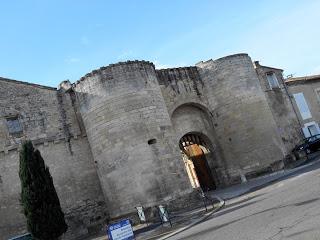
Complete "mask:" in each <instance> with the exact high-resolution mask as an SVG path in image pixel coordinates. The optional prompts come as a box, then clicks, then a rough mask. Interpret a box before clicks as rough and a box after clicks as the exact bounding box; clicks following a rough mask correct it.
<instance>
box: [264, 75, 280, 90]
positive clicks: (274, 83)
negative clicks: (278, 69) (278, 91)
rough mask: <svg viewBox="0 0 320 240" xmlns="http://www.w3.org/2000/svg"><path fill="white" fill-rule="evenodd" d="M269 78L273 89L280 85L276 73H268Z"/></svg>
mask: <svg viewBox="0 0 320 240" xmlns="http://www.w3.org/2000/svg"><path fill="white" fill-rule="evenodd" d="M267 79H268V82H269V86H270V88H271V89H272V88H279V87H280V86H279V82H278V79H277V77H276V75H275V74H274V73H273V72H269V73H267Z"/></svg>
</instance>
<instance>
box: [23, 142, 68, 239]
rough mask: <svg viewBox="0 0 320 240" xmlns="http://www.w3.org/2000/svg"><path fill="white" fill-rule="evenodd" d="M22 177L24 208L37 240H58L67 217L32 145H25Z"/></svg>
mask: <svg viewBox="0 0 320 240" xmlns="http://www.w3.org/2000/svg"><path fill="white" fill-rule="evenodd" d="M19 177H20V181H21V204H22V207H23V213H24V215H25V216H26V219H27V228H28V231H29V232H30V233H31V235H32V237H33V238H34V239H39V240H55V239H59V237H60V236H61V235H62V234H63V233H65V232H66V231H67V228H68V226H67V224H66V223H65V219H64V213H63V212H62V209H61V206H60V202H59V198H58V195H57V193H56V190H55V188H54V185H53V181H52V177H51V175H50V172H49V168H48V167H47V166H46V165H45V163H44V161H43V159H42V157H41V154H40V152H39V151H38V150H35V149H34V148H33V145H32V142H31V141H26V142H24V143H23V145H22V150H21V152H20V169H19Z"/></svg>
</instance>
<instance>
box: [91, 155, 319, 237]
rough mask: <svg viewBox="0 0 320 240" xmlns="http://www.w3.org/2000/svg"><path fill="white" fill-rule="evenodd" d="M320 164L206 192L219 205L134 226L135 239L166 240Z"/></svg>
mask: <svg viewBox="0 0 320 240" xmlns="http://www.w3.org/2000/svg"><path fill="white" fill-rule="evenodd" d="M319 163H320V156H317V157H315V158H313V159H312V161H310V160H309V161H308V162H306V161H304V162H301V163H300V166H299V165H298V166H297V167H295V168H292V169H285V170H281V171H278V172H275V173H272V174H269V175H265V176H262V177H258V178H255V179H251V180H249V181H247V182H245V183H242V184H238V185H234V186H231V187H228V188H225V189H221V190H215V191H212V192H208V193H207V194H206V195H207V196H208V197H210V198H212V199H214V198H216V199H219V201H220V202H219V203H218V204H216V205H215V206H214V208H212V206H211V207H210V206H209V209H208V212H206V211H205V208H204V207H202V208H197V209H194V210H191V211H183V212H175V213H172V214H171V220H172V227H170V224H169V223H166V224H165V225H163V226H162V225H161V224H160V223H155V224H151V225H149V226H147V225H138V226H134V232H135V237H136V238H135V239H136V240H140V239H144V240H154V239H158V240H164V239H167V238H169V237H171V236H173V235H175V234H177V233H179V232H182V231H184V230H186V229H188V228H190V227H192V226H194V225H196V224H198V223H200V222H202V221H205V220H206V219H207V218H209V217H210V216H211V215H213V214H214V213H215V212H217V211H219V210H220V209H221V208H222V207H223V206H224V204H225V201H224V200H228V199H232V198H236V197H239V196H241V195H243V194H246V193H249V192H253V191H256V190H258V189H261V188H263V187H266V186H268V185H270V184H272V183H273V182H277V181H280V180H283V179H285V178H288V177H290V176H294V175H295V174H300V173H301V171H308V170H310V168H312V167H311V166H313V165H315V164H319ZM106 239H107V238H106V237H105V236H103V237H99V238H91V239H90V240H106Z"/></svg>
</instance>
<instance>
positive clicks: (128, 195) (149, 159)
mask: <svg viewBox="0 0 320 240" xmlns="http://www.w3.org/2000/svg"><path fill="white" fill-rule="evenodd" d="M75 91H76V93H77V95H78V99H79V104H80V112H81V115H82V117H83V121H84V125H85V128H86V131H87V135H88V139H89V143H90V146H91V149H92V153H93V157H94V160H95V163H96V165H97V169H98V175H99V178H100V180H101V185H102V189H103V192H104V195H105V198H106V200H107V205H108V208H109V211H110V215H111V216H112V217H116V216H118V215H121V214H125V213H128V212H132V211H133V208H134V207H135V206H136V205H137V204H141V205H144V206H148V205H154V204H156V203H157V202H159V201H161V200H163V199H166V198H168V197H169V196H171V197H172V196H173V195H175V196H179V195H180V193H182V194H185V193H186V192H190V190H191V189H190V185H189V184H188V180H187V178H186V175H185V174H184V172H183V171H184V169H183V164H182V162H181V161H182V160H181V156H180V151H179V149H178V145H177V144H176V143H173V142H171V136H170V131H171V121H170V117H169V114H168V111H167V107H166V105H165V102H164V99H163V97H162V93H161V90H160V86H159V83H158V80H157V76H156V72H155V68H154V65H153V64H152V63H150V62H145V61H133V62H126V63H119V64H114V65H110V66H108V67H104V68H100V69H99V70H95V71H93V72H91V73H89V74H87V75H86V76H85V77H83V78H81V80H80V81H79V82H77V83H76V84H75ZM173 193H174V194H173Z"/></svg>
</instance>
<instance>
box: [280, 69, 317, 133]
mask: <svg viewBox="0 0 320 240" xmlns="http://www.w3.org/2000/svg"><path fill="white" fill-rule="evenodd" d="M286 84H287V86H288V89H289V92H290V94H291V97H292V99H293V106H294V108H295V111H296V112H297V116H298V119H299V123H300V127H301V128H302V130H303V134H304V136H305V137H310V136H313V135H316V134H320V129H319V123H320V75H314V76H306V77H296V78H288V79H287V80H286Z"/></svg>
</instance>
